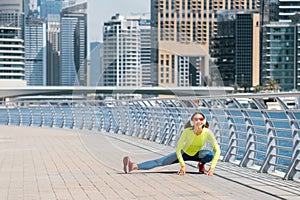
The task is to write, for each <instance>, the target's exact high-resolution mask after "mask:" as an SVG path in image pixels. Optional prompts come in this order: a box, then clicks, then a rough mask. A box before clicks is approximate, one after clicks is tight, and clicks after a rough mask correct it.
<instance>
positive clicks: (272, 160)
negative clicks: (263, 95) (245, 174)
mask: <svg viewBox="0 0 300 200" xmlns="http://www.w3.org/2000/svg"><path fill="white" fill-rule="evenodd" d="M253 102H254V103H255V105H256V106H257V108H258V109H259V110H260V112H261V115H262V117H263V119H264V122H265V125H266V135H267V142H268V143H267V152H266V156H265V159H264V160H263V162H262V165H261V167H260V169H259V172H264V173H269V172H270V171H274V170H275V164H276V162H277V155H278V152H277V151H278V150H277V148H276V146H277V140H276V132H275V130H274V128H275V127H274V124H273V122H272V121H271V120H270V116H269V114H268V113H267V112H266V111H265V109H264V106H262V104H261V103H260V102H259V101H258V100H257V99H255V98H254V99H253Z"/></svg>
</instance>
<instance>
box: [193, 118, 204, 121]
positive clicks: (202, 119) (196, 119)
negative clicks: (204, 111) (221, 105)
mask: <svg viewBox="0 0 300 200" xmlns="http://www.w3.org/2000/svg"><path fill="white" fill-rule="evenodd" d="M193 120H194V121H198V120H200V121H204V118H203V117H194V119H193Z"/></svg>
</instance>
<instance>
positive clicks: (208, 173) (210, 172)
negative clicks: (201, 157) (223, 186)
mask: <svg viewBox="0 0 300 200" xmlns="http://www.w3.org/2000/svg"><path fill="white" fill-rule="evenodd" d="M214 172H215V169H214V168H209V170H208V172H207V175H208V176H212V175H214Z"/></svg>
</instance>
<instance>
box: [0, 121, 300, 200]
mask: <svg viewBox="0 0 300 200" xmlns="http://www.w3.org/2000/svg"><path fill="white" fill-rule="evenodd" d="M0 128H1V131H0V199H1V200H2V199H30V200H33V199H80V200H84V199H151V200H152V199H204V200H210V199H211V200H212V199H214V200H215V199H222V200H226V199H238V200H240V199H243V200H245V199H259V200H262V199H264V200H265V199H300V183H299V182H294V181H283V180H282V179H280V178H278V177H276V176H272V175H266V174H259V173H257V172H256V171H254V170H250V169H245V168H239V167H236V166H235V165H232V164H229V163H223V162H219V163H218V166H217V168H216V170H215V175H214V176H211V177H209V176H206V175H201V174H198V173H197V168H196V163H193V162H190V163H189V165H188V167H187V174H186V175H185V176H178V175H177V174H176V172H177V170H178V169H179V165H177V164H174V165H172V166H167V167H161V168H156V169H153V170H149V171H134V172H133V173H130V174H124V173H123V171H122V168H123V167H122V157H123V156H125V155H130V156H131V157H132V160H134V161H137V162H140V161H144V160H148V159H152V158H157V157H160V156H161V155H165V154H167V153H169V152H172V151H173V148H171V147H166V146H163V145H159V144H156V143H150V142H148V141H145V140H141V139H137V138H132V137H128V136H122V135H111V134H101V133H93V132H89V131H74V130H61V129H48V128H34V127H33V128H32V127H26V128H24V127H5V126H0ZM207 167H208V166H207Z"/></svg>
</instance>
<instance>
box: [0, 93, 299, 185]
mask: <svg viewBox="0 0 300 200" xmlns="http://www.w3.org/2000/svg"><path fill="white" fill-rule="evenodd" d="M299 97H300V93H279V94H265V95H262V94H260V95H254V94H251V95H248V94H244V95H231V96H229V95H226V96H213V97H181V98H169V99H143V100H123V101H121V100H114V101H96V100H94V101H46V100H40V101H16V102H6V103H3V104H2V105H1V107H0V124H2V125H10V126H37V127H57V128H67V129H84V130H92V131H96V132H98V131H102V132H111V133H114V134H126V135H131V136H134V137H139V138H143V139H146V140H150V141H153V142H157V143H160V144H163V145H170V146H175V145H176V143H177V140H178V139H179V137H180V134H181V132H182V130H183V126H184V124H185V123H186V122H187V121H188V120H189V118H190V116H191V114H192V113H194V112H195V111H200V112H202V113H204V114H205V115H206V117H207V120H208V122H209V123H210V129H211V130H212V132H213V133H214V134H215V136H216V138H217V141H218V143H219V144H220V147H221V159H222V161H224V162H232V163H236V164H237V165H239V166H242V167H256V168H257V169H258V171H259V172H264V173H273V172H281V173H282V175H281V176H282V178H284V179H291V180H296V179H299V177H300V133H299V132H300V130H299V122H300V109H298V98H299ZM207 148H209V146H208V147H207Z"/></svg>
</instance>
